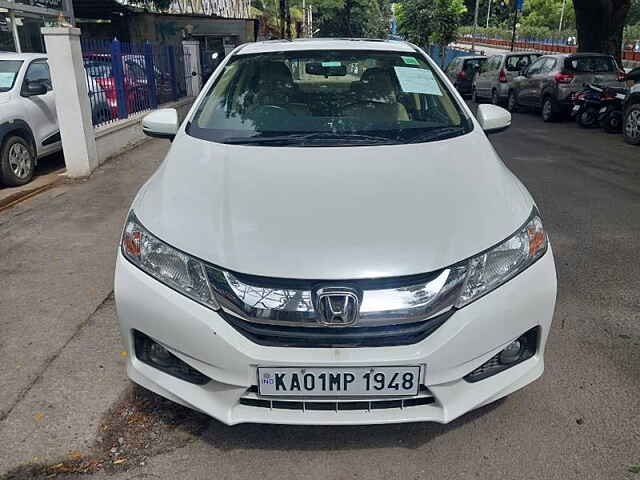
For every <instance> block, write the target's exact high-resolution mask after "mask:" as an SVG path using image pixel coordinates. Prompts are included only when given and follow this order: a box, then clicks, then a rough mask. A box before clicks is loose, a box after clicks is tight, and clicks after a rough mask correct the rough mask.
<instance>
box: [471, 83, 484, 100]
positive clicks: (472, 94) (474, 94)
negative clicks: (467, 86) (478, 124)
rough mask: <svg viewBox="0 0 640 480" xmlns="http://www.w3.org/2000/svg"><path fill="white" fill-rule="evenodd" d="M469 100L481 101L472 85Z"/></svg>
mask: <svg viewBox="0 0 640 480" xmlns="http://www.w3.org/2000/svg"><path fill="white" fill-rule="evenodd" d="M471 101H472V102H473V103H476V104H480V103H482V101H481V100H480V97H479V96H478V90H476V87H473V90H471Z"/></svg>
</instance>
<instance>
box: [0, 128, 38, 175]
mask: <svg viewBox="0 0 640 480" xmlns="http://www.w3.org/2000/svg"><path fill="white" fill-rule="evenodd" d="M35 169H36V156H35V154H34V152H33V149H32V147H31V145H30V144H29V142H27V141H26V140H25V139H24V138H22V137H9V138H8V139H7V141H6V142H4V145H3V146H2V150H0V181H1V182H2V183H3V184H5V185H6V186H8V187H17V186H19V185H24V184H25V183H29V182H30V181H31V179H32V178H33V173H34V171H35Z"/></svg>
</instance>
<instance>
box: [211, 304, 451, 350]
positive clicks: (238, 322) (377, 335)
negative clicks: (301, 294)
mask: <svg viewBox="0 0 640 480" xmlns="http://www.w3.org/2000/svg"><path fill="white" fill-rule="evenodd" d="M454 312H455V310H453V309H452V310H449V311H447V312H445V313H442V314H440V315H438V316H436V317H432V318H430V319H427V320H424V321H422V322H416V323H407V324H398V325H385V326H380V327H357V326H356V327H343V328H331V327H286V326H281V325H266V324H256V323H252V322H247V321H244V320H242V319H240V318H238V317H236V316H234V315H231V314H229V313H226V312H224V311H220V314H221V315H222V317H223V318H224V319H225V320H226V321H227V322H228V323H229V324H230V325H231V326H232V327H234V328H235V329H236V330H238V331H239V332H240V333H242V334H243V335H244V336H246V337H247V338H249V339H250V340H252V341H254V342H255V343H258V344H260V345H265V346H277V347H301V348H302V347H305V348H323V347H324V348H326V347H383V346H395V345H411V344H414V343H417V342H419V341H421V340H424V339H425V338H426V337H427V336H429V335H430V334H431V333H432V332H434V331H435V330H436V329H437V328H438V327H440V326H441V325H442V324H443V323H444V322H446V321H447V320H448V319H449V317H450V316H451V315H453V313H454Z"/></svg>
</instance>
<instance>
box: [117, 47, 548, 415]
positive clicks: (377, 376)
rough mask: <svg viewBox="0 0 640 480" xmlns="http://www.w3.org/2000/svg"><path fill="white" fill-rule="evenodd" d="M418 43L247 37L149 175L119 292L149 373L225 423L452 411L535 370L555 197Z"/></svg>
mask: <svg viewBox="0 0 640 480" xmlns="http://www.w3.org/2000/svg"><path fill="white" fill-rule="evenodd" d="M510 123H511V115H510V114H509V112H507V111H506V110H504V109H503V108H500V107H497V106H495V105H480V106H479V108H478V113H477V118H475V117H474V115H473V114H472V112H471V111H470V109H469V108H468V106H467V105H466V104H465V102H464V101H463V99H462V97H461V96H460V95H459V94H458V93H457V92H456V91H455V89H454V87H453V85H452V84H451V82H450V81H449V80H447V77H446V76H445V75H444V74H443V73H442V71H441V70H440V69H439V68H438V67H437V65H436V64H435V63H434V62H433V61H432V60H431V59H430V58H429V57H428V56H427V55H426V54H425V53H424V51H422V50H421V49H420V48H418V47H416V46H414V45H411V44H408V43H405V42H397V41H387V42H385V41H370V40H348V39H340V40H334V39H326V40H323V39H301V40H299V41H269V42H260V43H252V44H247V45H244V46H240V47H238V48H236V49H235V50H234V51H233V52H232V53H231V54H230V55H228V56H227V57H226V58H225V59H224V62H223V63H222V64H221V65H220V66H219V67H218V69H217V70H216V71H215V72H214V74H213V76H212V78H211V79H210V80H209V81H208V82H207V84H206V86H205V88H204V89H203V91H202V93H201V94H200V96H199V97H198V99H197V100H196V102H195V104H194V106H193V108H192V109H191V111H190V112H189V114H188V115H187V118H186V120H185V121H184V122H183V124H182V125H181V126H180V127H179V126H178V116H177V113H176V111H175V110H160V111H157V112H153V113H151V114H149V115H148V116H147V117H146V118H145V120H144V122H143V129H144V131H145V132H146V133H147V134H149V135H151V136H156V137H165V138H171V139H173V143H172V145H171V149H170V151H169V153H168V155H167V157H166V158H165V160H164V162H163V163H162V164H161V166H160V167H159V168H158V170H157V171H156V172H155V174H154V175H153V176H152V177H151V178H150V179H149V181H148V182H147V183H146V184H145V185H144V186H143V187H142V188H141V189H140V191H139V193H138V195H137V196H136V198H135V200H134V202H133V204H132V206H131V209H130V212H129V214H128V217H127V220H126V223H125V226H124V231H123V234H122V239H121V245H120V249H119V251H118V257H117V262H116V274H115V297H116V302H117V309H118V317H119V321H120V328H121V332H122V337H123V340H124V343H125V345H126V349H127V351H129V352H130V355H129V356H128V365H127V372H128V375H129V377H130V378H131V379H133V380H134V381H135V382H137V383H139V384H140V385H142V386H144V387H146V388H148V389H150V390H153V391H154V392H157V393H158V394H160V395H163V396H165V397H167V398H169V399H171V400H174V401H176V402H179V403H181V404H183V405H187V406H189V407H191V408H194V409H197V410H199V411H201V412H205V413H207V414H209V415H211V416H213V417H215V418H217V419H219V420H220V421H222V422H225V423H227V424H235V423H241V422H263V423H288V424H368V423H390V422H412V421H435V422H443V423H446V422H450V421H451V420H453V419H455V418H457V417H459V416H460V415H462V414H464V413H466V412H468V411H470V410H472V409H475V408H478V407H480V406H482V405H485V404H487V403H490V402H493V401H495V400H497V399H499V398H501V397H504V396H505V395H508V394H510V393H511V392H513V391H515V390H517V389H519V388H522V387H523V386H525V385H527V384H528V383H530V382H532V381H534V380H535V379H537V378H538V377H539V376H540V375H541V374H542V372H543V365H544V363H543V360H544V350H545V344H546V342H547V337H548V335H549V331H550V327H551V321H552V317H553V311H554V305H555V298H556V271H555V266H554V260H553V255H552V252H551V246H550V244H549V240H548V238H547V234H546V232H545V230H544V228H543V224H542V218H541V214H540V212H539V210H538V208H537V207H536V205H535V203H534V201H533V199H532V198H531V195H530V194H529V192H527V190H526V188H525V187H524V186H523V185H522V183H520V181H519V180H518V179H517V178H516V177H515V176H514V175H513V173H511V172H510V171H509V170H508V169H507V167H506V166H505V165H504V163H503V162H502V160H501V159H500V157H499V156H498V155H497V153H496V151H495V150H494V149H493V148H492V146H491V144H490V143H489V140H488V139H487V136H486V132H487V133H493V132H498V131H501V130H504V129H506V128H507V127H508V126H509V125H510Z"/></svg>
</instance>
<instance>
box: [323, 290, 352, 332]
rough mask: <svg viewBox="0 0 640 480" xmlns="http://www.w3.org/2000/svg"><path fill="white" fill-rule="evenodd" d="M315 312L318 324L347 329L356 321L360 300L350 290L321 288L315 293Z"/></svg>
mask: <svg viewBox="0 0 640 480" xmlns="http://www.w3.org/2000/svg"><path fill="white" fill-rule="evenodd" d="M316 311H317V313H318V317H319V321H320V323H323V324H325V325H327V326H329V327H348V326H351V325H354V324H355V323H356V322H357V321H358V314H359V312H360V298H359V297H358V294H357V292H355V291H354V290H351V289H347V288H321V289H319V290H318V291H317V292H316Z"/></svg>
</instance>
